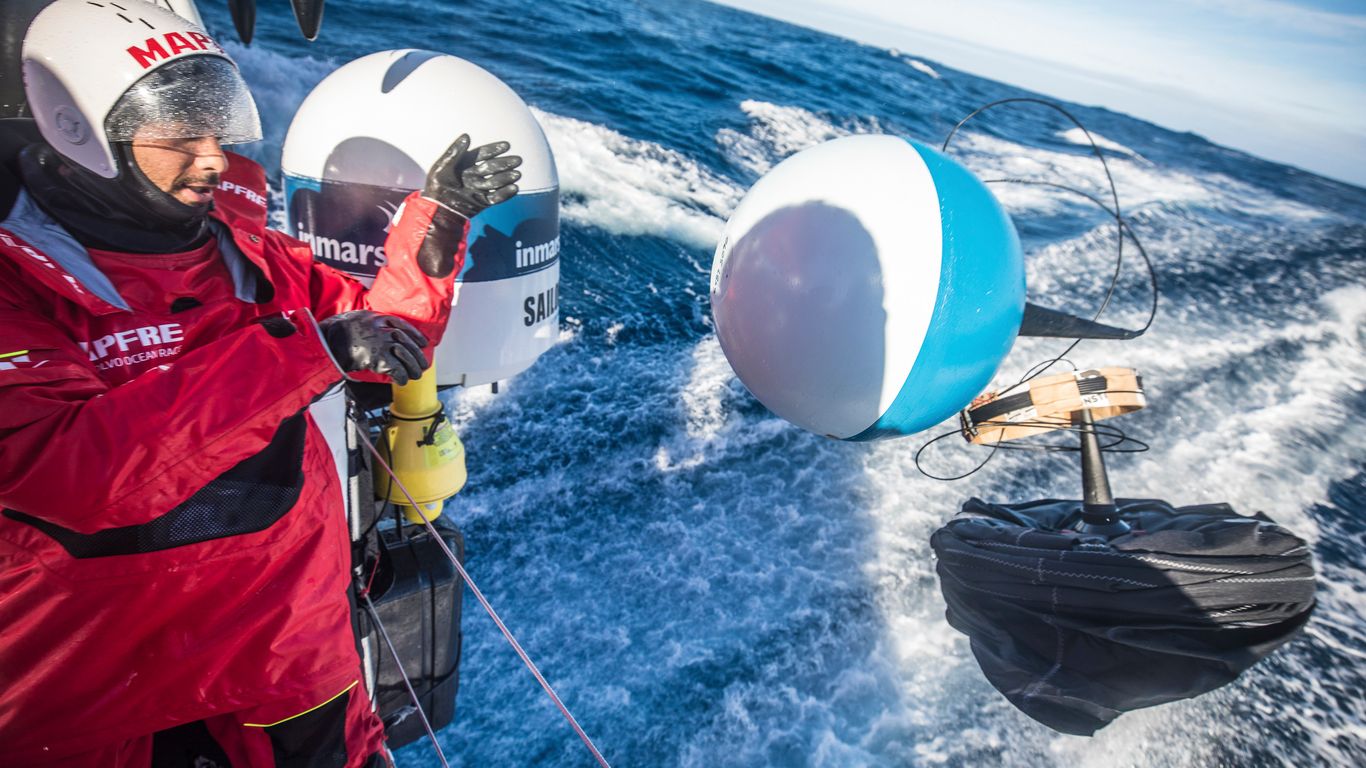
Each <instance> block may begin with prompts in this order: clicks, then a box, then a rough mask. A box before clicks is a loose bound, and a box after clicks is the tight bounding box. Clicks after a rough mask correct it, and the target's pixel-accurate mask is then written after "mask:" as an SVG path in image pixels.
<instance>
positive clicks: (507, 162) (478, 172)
mask: <svg viewBox="0 0 1366 768" xmlns="http://www.w3.org/2000/svg"><path fill="white" fill-rule="evenodd" d="M508 148H509V145H508V143H507V142H506V141H495V142H493V143H492V144H485V145H484V146H482V147H475V148H474V149H470V135H469V134H468V133H462V134H460V138H458V139H456V140H455V143H454V144H452V145H451V146H450V148H449V149H447V150H446V154H444V155H442V156H441V159H439V160H437V161H436V163H435V164H433V165H432V167H431V170H429V171H427V185H426V186H425V187H423V188H422V196H423V197H426V198H428V199H431V200H435V201H437V202H438V203H441V204H442V205H444V206H446V207H447V208H450V209H451V210H453V211H455V212H456V213H458V214H460V215H461V216H464V217H465V218H467V219H472V218H474V217H475V216H476V215H477V214H478V213H479V212H480V211H482V210H484V209H485V208H487V207H489V206H490V205H497V204H499V203H501V202H503V201H504V200H508V199H510V198H511V197H512V196H513V195H515V194H517V183H516V182H517V180H518V179H520V178H522V172H521V171H515V170H513V169H514V168H516V167H517V166H519V165H521V164H522V158H520V157H518V156H516V155H507V156H506V157H499V155H502V154H503V153H504V152H506V151H508Z"/></svg>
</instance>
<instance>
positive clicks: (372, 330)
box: [318, 309, 431, 385]
mask: <svg viewBox="0 0 1366 768" xmlns="http://www.w3.org/2000/svg"><path fill="white" fill-rule="evenodd" d="M318 327H319V328H320V329H322V332H323V338H324V339H325V340H326V341H327V348H328V350H330V351H331V352H332V357H333V358H335V359H336V361H337V364H338V365H340V366H341V368H342V370H343V371H346V372H348V373H349V372H351V371H374V372H375V373H386V374H388V375H389V377H390V378H392V379H393V380H394V383H395V384H400V385H402V384H407V383H408V382H409V380H411V379H416V378H418V377H419V376H421V375H422V372H423V371H425V370H427V369H428V368H430V367H431V363H429V362H427V356H426V355H425V354H423V352H422V350H423V348H424V347H426V346H427V337H426V336H423V335H422V332H421V331H419V330H418V329H416V328H414V327H413V326H412V325H410V324H409V323H408V321H407V320H404V319H403V318H401V317H394V316H392V315H381V314H379V313H378V312H371V311H370V310H368V309H358V310H356V311H354V312H343V313H341V314H340V315H334V316H332V317H329V318H327V319H326V320H321V321H319V322H318Z"/></svg>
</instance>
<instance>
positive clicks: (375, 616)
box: [361, 594, 450, 768]
mask: <svg viewBox="0 0 1366 768" xmlns="http://www.w3.org/2000/svg"><path fill="white" fill-rule="evenodd" d="M361 597H363V598H365V609H366V610H367V611H369V612H370V620H371V621H373V622H375V627H376V628H377V629H379V635H380V637H382V638H384V644H385V645H387V646H389V655H391V656H393V657H394V663H395V664H397V665H398V676H399V677H401V678H402V679H403V687H404V688H407V689H408V695H409V696H411V697H412V699H413V706H415V707H417V716H418V717H419V718H421V720H422V728H423V730H425V731H426V732H427V738H429V739H431V740H432V746H433V747H435V748H436V756H437V759H439V760H440V761H441V768H450V763H447V762H446V755H445V753H443V752H442V751H441V742H440V741H437V738H436V732H435V731H433V730H432V724H431V722H430V721H429V720H427V713H426V712H424V711H423V709H422V698H421V697H419V696H418V695H417V691H415V690H413V683H412V681H411V680H409V679H408V673H407V672H406V671H404V669H403V659H402V658H401V657H400V656H399V655H398V649H397V648H395V647H394V641H393V640H390V639H389V630H387V629H385V628H384V622H382V621H380V620H379V611H377V610H375V604H374V603H373V602H371V601H370V595H369V594H362V595H361ZM375 684H376V685H378V684H379V675H378V674H376V675H375Z"/></svg>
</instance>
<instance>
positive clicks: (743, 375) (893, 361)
mask: <svg viewBox="0 0 1366 768" xmlns="http://www.w3.org/2000/svg"><path fill="white" fill-rule="evenodd" d="M711 302H712V313H713V316H714V317H715V319H716V333H717V336H718V338H719V339H720V342H721V348H722V349H723V350H724V351H725V354H726V358H727V359H728V360H729V361H730V364H731V367H733V368H734V369H735V372H736V373H737V374H738V375H739V377H740V380H741V381H743V382H744V384H745V386H746V387H748V388H749V390H750V392H752V393H754V396H755V397H757V398H758V399H759V400H760V402H762V403H763V404H764V405H765V406H767V407H768V408H769V409H770V410H772V411H773V412H774V413H776V414H777V415H779V416H781V417H782V418H784V419H786V420H788V421H790V422H792V423H794V424H796V425H798V426H800V427H803V428H805V429H808V430H811V431H812V432H816V433H818V434H822V435H826V436H829V437H833V438H837V439H841V440H872V439H878V438H885V437H898V436H902V435H909V434H912V433H915V432H919V431H921V430H924V429H927V428H929V427H932V426H934V425H935V424H938V423H939V422H941V421H943V420H944V419H945V418H947V417H949V416H951V415H953V414H954V413H955V412H957V411H958V410H959V409H961V408H962V407H963V406H965V405H967V404H968V402H969V401H971V400H972V398H973V397H974V396H976V395H977V394H978V393H979V392H981V390H982V389H983V388H984V387H985V386H986V385H987V384H988V382H989V381H990V380H991V377H992V375H993V374H994V373H995V372H996V369H997V367H998V366H999V365H1000V363H1001V360H1002V359H1003V358H1004V357H1005V356H1006V353H1008V352H1009V351H1010V347H1011V345H1012V344H1013V343H1014V341H1015V336H1016V334H1017V333H1018V332H1019V329H1020V320H1021V317H1022V316H1023V313H1024V305H1025V279H1024V260H1023V256H1022V254H1021V250H1020V241H1019V237H1018V236H1017V235H1016V233H1015V227H1014V225H1013V224H1012V223H1011V221H1010V218H1009V217H1008V216H1007V215H1006V213H1005V211H1004V210H1002V209H1001V206H1000V204H999V203H997V201H996V199H995V197H993V196H992V194H991V192H989V191H988V190H987V188H986V185H984V184H983V183H982V182H981V181H979V180H978V179H977V178H976V177H975V176H973V175H972V173H971V172H969V171H968V170H967V169H966V168H964V167H963V166H962V165H960V164H959V163H957V162H955V161H954V160H952V159H950V158H948V157H946V156H945V155H943V154H940V153H939V152H937V151H935V150H933V149H931V148H929V147H926V146H924V145H922V144H918V143H916V142H914V141H910V140H907V139H902V138H898V137H895V136H850V137H845V138H841V139H836V140H834V141H830V142H827V143H825V144H821V145H819V146H816V147H813V148H811V149H808V150H805V151H803V152H800V153H798V154H796V155H794V156H792V157H790V158H788V159H787V160H784V161H783V162H782V163H780V164H779V165H778V166H777V167H775V168H774V169H773V170H772V171H770V172H769V173H768V174H767V175H765V176H764V177H763V178H761V179H760V180H759V181H758V182H757V183H756V184H755V185H754V187H753V188H752V189H750V191H749V193H748V194H747V195H746V196H745V198H744V200H743V201H741V203H740V205H739V207H737V208H736V210H735V213H734V214H733V215H732V216H731V218H730V221H729V222H728V223H727V225H726V230H725V234H724V237H723V238H722V240H721V244H720V246H719V247H718V248H717V251H716V257H715V260H714V262H713V264H712V276H711Z"/></svg>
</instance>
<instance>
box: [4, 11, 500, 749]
mask: <svg viewBox="0 0 1366 768" xmlns="http://www.w3.org/2000/svg"><path fill="white" fill-rule="evenodd" d="M23 56H24V75H25V92H26V96H27V99H28V101H29V106H30V109H31V111H32V114H33V116H34V119H33V121H32V122H29V121H15V120H8V121H2V122H0V509H3V513H2V514H0V763H3V764H4V765H6V766H22V765H62V766H101V767H102V768H107V767H110V766H132V767H135V768H143V767H144V766H148V765H153V764H155V765H194V766H198V767H199V768H205V767H207V766H214V765H219V766H227V765H232V766H235V767H237V768H240V767H241V766H252V767H255V766H277V765H280V766H282V765H305V764H306V765H309V766H376V765H386V764H387V763H388V759H387V757H385V754H384V751H383V734H382V726H381V724H380V722H379V721H378V719H377V718H376V717H375V715H374V714H373V713H372V712H371V706H370V701H369V699H368V697H367V693H366V691H365V690H364V685H363V684H358V680H359V679H360V677H361V670H360V662H359V658H358V655H357V653H356V646H355V639H354V635H353V633H352V628H351V607H350V603H349V599H348V585H349V582H350V579H349V574H348V566H349V562H350V555H349V537H348V531H347V524H346V520H345V516H344V511H343V509H342V494H341V490H340V487H339V483H338V480H337V474H336V470H335V466H334V464H333V460H332V458H331V455H330V453H329V451H328V449H327V447H326V445H325V442H324V437H323V436H322V435H321V434H320V432H319V430H318V428H317V427H316V426H315V425H314V423H313V422H312V421H311V419H310V417H309V415H308V410H307V409H308V406H309V405H310V403H312V402H313V401H315V400H316V399H318V398H319V397H321V396H322V395H323V394H324V393H326V392H328V391H329V390H330V389H332V388H334V387H335V386H336V385H338V383H339V382H341V381H342V380H343V378H344V377H346V378H351V377H356V376H360V377H365V376H369V377H370V378H369V380H371V381H387V380H389V379H392V380H393V381H395V382H398V383H404V382H406V381H408V380H409V379H412V378H415V377H417V376H419V375H420V374H421V373H422V371H423V370H424V369H426V368H427V367H428V365H429V364H428V360H430V354H431V353H430V350H431V348H432V346H433V345H434V344H435V343H436V342H438V341H439V339H440V336H441V334H442V329H443V327H444V324H445V322H446V319H447V314H448V311H449V309H450V304H451V299H452V291H453V275H454V274H455V273H457V272H458V270H459V268H460V265H461V264H462V262H463V260H464V239H465V234H466V230H467V228H468V220H469V218H470V217H472V216H474V215H475V214H477V213H478V212H479V211H480V210H482V209H483V208H485V207H487V206H489V205H492V204H495V203H498V202H501V201H503V200H506V199H508V198H510V197H511V196H512V195H514V194H516V187H515V186H514V184H515V182H516V181H517V179H518V178H519V173H518V172H517V171H516V170H515V168H516V166H517V165H518V164H519V163H520V159H519V158H517V157H515V156H511V155H506V154H505V153H506V151H507V150H508V145H507V144H506V143H504V142H497V143H493V144H489V145H485V146H482V147H478V148H473V149H472V148H470V147H469V139H468V137H467V136H461V137H460V138H459V139H457V140H456V142H455V143H454V144H453V145H452V146H451V147H450V149H449V150H448V152H447V153H446V154H445V156H443V157H442V159H441V160H439V161H438V162H437V163H436V164H435V165H434V166H433V168H432V169H431V171H430V173H429V175H428V179H427V184H426V186H425V188H424V189H422V190H419V191H418V192H414V193H413V194H412V195H411V196H409V197H408V198H407V200H406V201H405V203H404V205H403V207H402V209H401V210H400V212H399V213H398V214H397V216H396V221H395V223H394V224H393V227H392V230H391V232H390V234H389V236H388V241H387V245H386V252H387V254H388V256H389V259H388V265H387V266H386V267H384V268H383V269H382V270H381V271H380V273H379V275H378V276H377V278H376V279H375V282H374V284H373V286H372V287H371V288H370V289H369V290H366V289H364V288H363V287H362V286H361V285H360V284H359V283H356V282H355V281H353V280H351V279H350V278H348V277H345V276H343V275H341V274H340V273H338V272H336V271H333V270H332V269H330V268H328V267H327V266H325V265H322V264H320V263H318V262H315V261H314V260H313V259H312V255H311V253H310V252H309V249H308V247H307V246H306V245H304V244H303V243H300V242H299V241H296V240H293V239H291V238H290V237H288V236H286V235H284V234H281V233H279V232H276V231H273V230H270V229H267V228H266V226H265V222H266V208H265V200H266V195H267V188H266V185H265V177H264V173H263V171H262V170H261V169H260V167H259V166H256V165H255V164H253V163H251V162H250V161H249V160H247V159H245V158H242V157H239V156H235V155H229V154H228V153H227V152H225V151H224V150H223V149H222V146H223V145H224V144H230V143H238V142H247V141H253V140H256V139H259V138H260V136H261V128H260V123H259V119H258V115H257V111H256V107H255V105H254V103H253V101H252V97H251V95H250V94H249V92H248V90H247V88H246V85H245V83H244V81H243V79H242V77H241V75H240V74H239V73H238V71H237V68H236V65H235V64H234V63H233V62H232V61H231V59H229V57H228V56H227V55H226V54H225V53H224V52H223V51H222V49H221V48H219V47H218V45H217V43H216V42H214V40H213V39H212V38H210V37H209V36H208V35H207V34H206V33H205V32H204V31H203V30H202V29H200V28H198V27H196V26H194V25H192V24H190V23H189V22H186V21H185V20H184V19H181V18H179V17H178V16H175V15H174V14H172V13H170V12H168V11H164V10H161V9H159V8H157V7H155V6H153V5H151V4H149V3H144V2H142V1H141V0H120V2H118V3H109V2H105V3H94V2H86V0H56V2H54V3H53V4H52V5H51V6H49V7H47V8H46V9H45V10H44V11H42V12H41V13H40V14H39V15H38V17H37V18H36V19H35V20H34V22H33V24H32V25H31V26H30V27H29V29H28V32H27V34H26V36H25V38H24V48H23ZM34 123H36V130H34V129H33V126H34Z"/></svg>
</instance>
